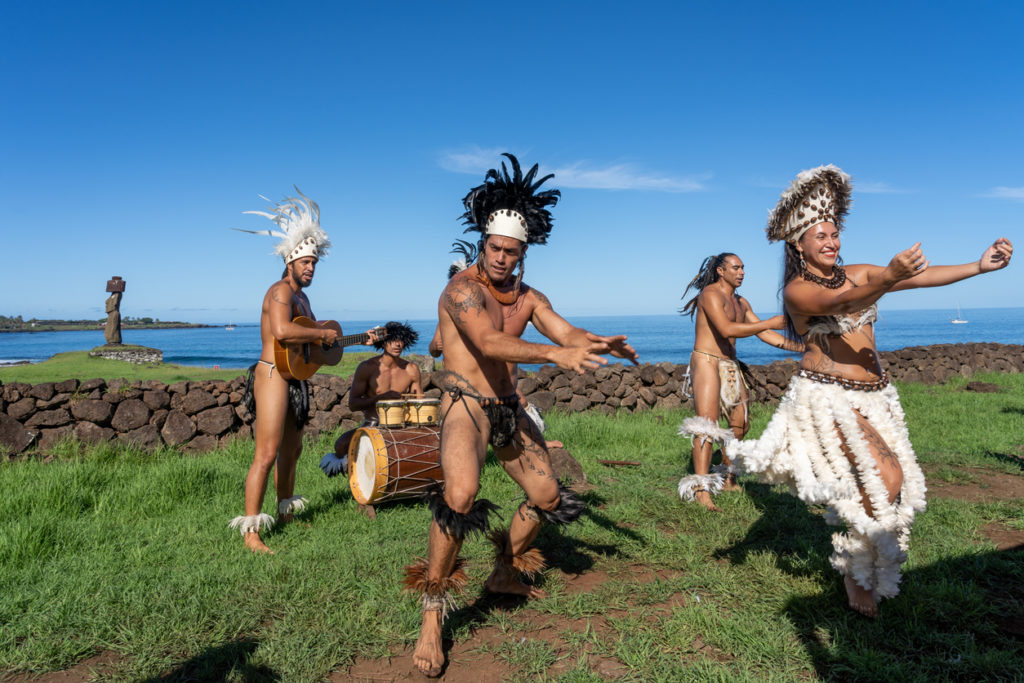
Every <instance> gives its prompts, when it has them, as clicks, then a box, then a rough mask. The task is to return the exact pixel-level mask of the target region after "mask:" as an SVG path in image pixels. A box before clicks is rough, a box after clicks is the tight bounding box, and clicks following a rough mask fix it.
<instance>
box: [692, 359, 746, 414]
mask: <svg viewBox="0 0 1024 683" xmlns="http://www.w3.org/2000/svg"><path fill="white" fill-rule="evenodd" d="M694 353H699V354H701V355H702V356H706V357H708V358H713V359H714V360H715V361H716V362H717V363H718V407H719V409H720V410H721V411H722V412H723V413H725V414H728V413H730V412H732V409H733V408H735V407H736V406H740V405H742V406H743V407H744V411H743V422H744V423H746V421H747V412H746V406H747V402H748V399H749V396H750V390H749V389H750V384H749V383H748V382H747V374H748V373H749V369H748V368H747V366H746V364H745V363H743V362H742V361H740V360H738V359H736V358H725V357H723V356H716V355H715V354H713V353H708V352H707V351H698V350H697V349H694V350H693V351H692V352H691V353H690V364H691V365H692V364H693V354H694ZM692 381H693V380H692V376H691V375H690V366H689V365H688V366H687V367H686V377H685V378H684V379H683V395H684V396H686V398H691V397H692V396H693V391H692Z"/></svg>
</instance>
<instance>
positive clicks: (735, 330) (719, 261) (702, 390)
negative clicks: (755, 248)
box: [679, 252, 804, 512]
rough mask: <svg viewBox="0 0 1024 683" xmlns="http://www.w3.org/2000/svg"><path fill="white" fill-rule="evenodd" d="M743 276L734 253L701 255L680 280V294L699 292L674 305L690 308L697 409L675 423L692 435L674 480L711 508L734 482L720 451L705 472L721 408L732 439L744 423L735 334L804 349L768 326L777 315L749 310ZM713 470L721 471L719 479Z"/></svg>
mask: <svg viewBox="0 0 1024 683" xmlns="http://www.w3.org/2000/svg"><path fill="white" fill-rule="evenodd" d="M743 276H744V270H743V261H741V260H740V257H739V256H737V255H736V254H733V253H730V252H723V253H721V254H718V255H717V256H709V257H707V258H706V259H704V262H703V263H702V264H701V266H700V270H699V271H698V272H697V275H696V276H695V277H694V278H693V279H692V280H690V284H688V285H687V286H686V291H685V292H683V298H685V297H686V293H687V292H689V291H690V289H691V288H693V289H696V290H698V292H699V293H698V294H697V296H695V297H693V298H692V299H690V300H689V301H687V302H686V303H685V304H684V305H683V308H682V310H681V311H680V312H681V313H683V314H686V313H689V314H690V317H691V318H693V317H694V314H696V321H695V324H696V329H695V336H694V342H693V353H691V354H690V366H689V368H687V372H688V373H689V375H690V380H691V382H692V384H693V403H694V408H695V409H696V412H697V415H696V416H695V417H692V418H689V419H687V420H686V421H684V422H683V425H682V428H681V429H680V433H681V434H688V435H691V437H692V441H693V471H694V474H691V475H690V476H688V477H683V478H682V479H681V480H680V481H679V495H680V496H681V497H682V498H685V499H686V500H691V501H692V500H696V501H697V502H698V503H700V504H701V505H703V506H704V507H706V508H707V509H708V510H712V511H714V512H721V510H720V509H719V508H718V506H717V505H715V504H714V503H713V502H711V495H712V494H714V493H718V492H719V491H723V490H725V491H734V490H736V489H738V488H739V487H738V486H737V485H736V474H735V472H734V470H733V468H732V463H731V462H730V461H729V458H728V457H727V456H726V455H725V454H724V453H723V454H722V464H721V465H719V466H716V468H715V469H716V472H715V473H714V474H710V473H709V468H710V466H711V457H712V456H711V444H712V442H717V443H719V444H721V443H722V440H723V439H724V438H725V436H727V435H728V431H726V430H724V429H722V428H720V427H719V426H718V418H719V415H720V414H721V413H724V414H725V418H726V420H727V422H728V424H729V427H730V428H731V429H732V433H733V435H734V436H735V437H736V438H737V439H742V438H743V437H744V436H745V435H746V433H747V430H748V429H750V419H749V414H748V410H747V401H748V399H749V390H748V388H747V382H746V380H745V379H744V377H743V373H744V371H745V370H746V368H745V366H744V365H743V364H742V363H740V361H739V360H738V359H737V358H736V338H737V337H750V336H753V335H757V338H758V339H760V340H761V341H763V342H765V343H766V344H771V345H772V346H775V347H778V348H780V349H785V350H786V351H796V352H802V351H803V350H804V345H803V344H801V343H799V342H793V341H790V340H789V339H786V338H785V337H783V336H782V335H781V334H779V333H778V332H773V331H772V330H781V329H783V328H784V327H785V320H784V319H783V317H782V316H781V315H776V316H773V317H771V318H769V319H768V320H761V319H760V318H758V317H757V316H756V315H755V314H754V312H753V310H751V308H750V303H749V302H748V301H747V300H746V299H744V298H743V297H742V296H740V295H739V294H737V293H736V289H737V288H738V287H739V286H740V285H742V284H743ZM719 410H721V413H720V412H719ZM718 470H722V471H725V472H726V477H725V480H724V481H723V479H722V474H721V472H720V471H718Z"/></svg>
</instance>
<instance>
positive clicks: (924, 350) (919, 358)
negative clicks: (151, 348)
mask: <svg viewBox="0 0 1024 683" xmlns="http://www.w3.org/2000/svg"><path fill="white" fill-rule="evenodd" d="M880 355H881V357H882V360H883V363H884V364H885V365H886V366H887V367H888V369H889V372H890V374H891V375H892V376H893V377H894V378H895V379H897V380H902V381H908V382H923V383H926V384H934V383H938V382H944V381H946V380H947V379H949V378H950V377H952V376H953V375H963V376H970V375H971V374H973V373H975V372H980V371H997V372H1024V346H1021V345H1001V344H985V343H975V344H938V345H933V346H920V347H909V348H905V349H900V350H898V351H890V352H883V353H881V354H880ZM795 369H796V363H795V362H794V361H788V360H787V361H778V362H775V363H772V364H770V365H765V366H751V374H752V380H753V381H752V386H751V390H752V395H753V398H754V400H756V401H763V402H769V403H773V402H776V401H777V400H778V398H779V397H780V396H781V395H782V393H783V391H784V390H785V387H786V384H787V383H788V382H789V378H790V376H791V375H792V374H793V372H794V370H795ZM685 372H686V366H685V365H673V364H671V363H658V364H654V365H651V364H645V365H640V366H632V365H622V364H611V365H607V366H604V367H601V368H598V369H597V370H593V371H588V372H587V373H585V374H583V375H577V374H575V373H571V372H566V371H563V370H559V369H558V368H555V367H552V366H544V367H542V368H541V369H540V370H539V371H538V372H536V373H534V374H530V375H526V376H524V377H522V378H521V379H520V381H519V389H520V391H521V392H522V393H523V394H524V395H525V396H526V397H527V398H528V399H529V400H530V401H531V402H533V403H534V404H536V405H537V407H538V408H540V410H541V411H542V412H543V411H548V410H552V409H560V410H566V411H574V412H575V411H582V410H597V411H601V412H604V413H612V412H615V411H617V410H626V411H630V412H633V411H638V410H647V409H651V408H665V409H669V408H678V407H680V406H682V405H684V404H686V403H688V401H685V400H684V399H683V398H682V396H681V392H680V388H681V381H682V379H683V376H684V374H685ZM424 376H425V378H426V379H425V382H426V386H425V389H426V390H427V391H426V393H427V396H430V397H434V398H436V397H438V396H440V393H441V392H440V390H439V389H438V388H437V387H436V386H434V385H433V382H432V380H433V376H432V375H430V374H425V375H424ZM243 386H244V379H243V377H241V376H240V377H237V378H235V379H233V380H230V381H221V380H207V381H202V382H186V381H183V382H177V383H175V384H171V385H166V384H163V383H161V382H156V381H145V382H142V381H136V382H128V381H126V380H117V379H115V380H111V381H109V382H107V381H105V380H102V379H91V380H87V381H84V382H80V381H79V380H77V379H69V380H66V381H63V382H46V383H43V384H36V385H29V384H22V383H17V382H12V383H8V384H6V385H0V453H4V454H17V453H21V452H22V451H24V450H25V449H27V448H29V447H31V446H32V445H36V447H37V448H39V449H41V450H46V449H49V448H51V447H52V446H53V445H54V444H56V443H57V442H58V441H60V440H63V439H66V438H69V437H74V438H76V439H78V440H80V441H82V442H86V443H97V442H116V443H123V444H127V443H134V444H137V445H138V446H141V447H143V448H147V449H152V448H157V447H159V446H161V445H164V444H166V445H169V446H175V447H179V448H181V449H182V450H185V451H207V450H211V449H215V448H218V447H220V446H223V445H224V444H225V443H227V442H228V441H230V440H231V439H233V438H235V437H242V438H245V437H249V436H251V435H252V428H251V422H252V416H251V415H250V414H249V413H248V412H247V411H246V410H245V408H244V407H243V406H242V401H241V399H242V390H243ZM349 386H350V380H349V379H346V378H341V377H335V376H332V375H314V376H313V377H312V378H311V379H310V420H309V424H308V425H307V427H306V433H307V434H310V435H311V436H313V437H316V436H318V435H319V434H321V433H322V432H327V431H331V430H334V429H337V428H339V427H340V428H342V429H350V428H352V427H355V426H356V425H357V424H358V422H359V421H360V420H361V419H362V418H361V415H354V414H353V413H352V412H351V411H350V410H349V409H348V390H349Z"/></svg>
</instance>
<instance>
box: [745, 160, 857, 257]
mask: <svg viewBox="0 0 1024 683" xmlns="http://www.w3.org/2000/svg"><path fill="white" fill-rule="evenodd" d="M851 190H852V185H851V183H850V176H848V175H847V174H845V173H843V171H842V169H840V168H839V167H837V166H833V165H832V164H829V165H828V166H818V167H817V168H812V169H810V170H809V171H801V172H800V174H799V175H797V177H796V180H794V181H793V182H792V183H791V184H790V186H789V187H788V188H787V189H786V191H785V192H783V193H782V196H781V197H780V198H779V202H778V203H777V204H776V205H775V208H774V209H772V212H771V215H769V216H768V226H767V227H766V228H765V229H764V231H765V233H767V235H768V241H769V242H779V241H782V240H784V241H786V242H796V241H797V240H799V239H800V237H802V236H803V234H804V233H805V232H807V230H809V229H810V228H812V227H814V226H815V225H817V224H818V223H824V222H826V221H831V222H832V223H833V224H835V226H836V228H837V229H838V230H842V229H843V219H844V218H845V217H846V214H847V212H848V211H849V210H850V192H851Z"/></svg>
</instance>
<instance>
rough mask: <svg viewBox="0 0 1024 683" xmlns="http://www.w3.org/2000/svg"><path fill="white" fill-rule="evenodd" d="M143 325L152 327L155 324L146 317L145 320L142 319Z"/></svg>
mask: <svg viewBox="0 0 1024 683" xmlns="http://www.w3.org/2000/svg"><path fill="white" fill-rule="evenodd" d="M142 324H143V325H152V324H153V319H152V318H150V317H148V316H147V317H145V318H142Z"/></svg>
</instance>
